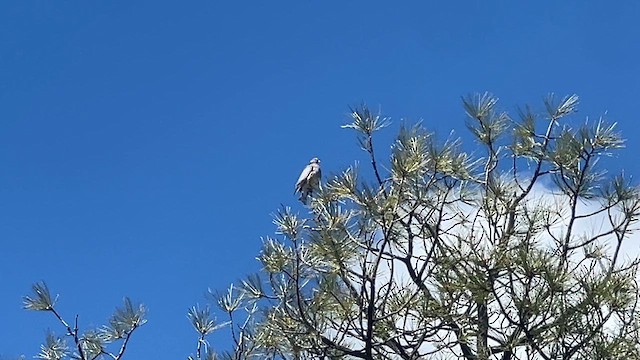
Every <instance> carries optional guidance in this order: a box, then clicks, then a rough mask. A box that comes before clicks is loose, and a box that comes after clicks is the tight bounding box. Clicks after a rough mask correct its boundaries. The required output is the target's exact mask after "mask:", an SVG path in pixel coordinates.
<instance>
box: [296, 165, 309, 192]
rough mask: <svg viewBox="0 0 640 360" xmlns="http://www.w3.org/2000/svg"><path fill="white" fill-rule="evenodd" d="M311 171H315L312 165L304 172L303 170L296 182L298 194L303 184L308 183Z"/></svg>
mask: <svg viewBox="0 0 640 360" xmlns="http://www.w3.org/2000/svg"><path fill="white" fill-rule="evenodd" d="M311 171H313V166H312V165H311V164H309V165H307V166H306V167H305V168H304V170H302V173H300V177H299V178H298V181H296V192H298V191H299V190H300V187H301V186H302V184H303V183H304V182H306V181H307V178H308V177H309V174H311Z"/></svg>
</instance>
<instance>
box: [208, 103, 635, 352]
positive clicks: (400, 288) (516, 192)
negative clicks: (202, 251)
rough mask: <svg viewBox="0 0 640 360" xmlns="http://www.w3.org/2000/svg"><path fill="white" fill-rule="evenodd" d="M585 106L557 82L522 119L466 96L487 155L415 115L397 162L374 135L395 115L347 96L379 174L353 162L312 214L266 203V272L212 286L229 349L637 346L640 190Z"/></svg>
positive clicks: (617, 142) (609, 129) (608, 127)
mask: <svg viewBox="0 0 640 360" xmlns="http://www.w3.org/2000/svg"><path fill="white" fill-rule="evenodd" d="M577 105H578V97H577V96H575V95H572V96H568V97H565V98H563V99H560V100H558V99H557V98H555V97H554V96H549V97H548V98H546V99H545V101H544V111H543V112H541V113H538V112H536V111H535V110H533V109H532V108H531V107H525V108H524V109H521V110H519V111H518V114H517V117H516V118H517V120H514V119H513V118H512V117H511V116H510V115H509V114H507V113H506V112H504V111H500V110H499V108H498V100H497V98H495V97H494V96H492V95H491V94H488V93H485V94H479V95H473V96H469V97H465V98H463V106H464V109H465V111H466V113H467V115H468V117H469V120H468V122H467V127H468V128H469V130H470V131H471V133H472V134H473V135H474V137H475V140H476V141H477V143H478V145H479V146H480V147H481V148H482V149H483V150H484V151H482V152H480V155H481V157H477V156H475V157H474V156H472V155H470V154H468V153H466V152H465V151H463V150H462V144H461V141H460V140H459V139H456V138H450V139H447V140H446V141H445V142H438V141H437V140H436V137H435V136H434V135H433V134H432V133H430V132H429V131H427V130H426V129H425V128H424V127H423V126H422V124H417V125H415V126H413V127H402V128H401V129H400V132H399V135H398V137H397V139H396V141H395V142H394V143H393V144H392V146H391V155H390V158H389V161H388V162H382V161H380V160H379V159H377V158H376V152H375V146H374V135H375V133H376V132H377V131H379V130H381V129H383V128H385V127H387V126H388V125H389V119H388V118H386V117H383V116H381V115H380V114H377V115H374V114H373V113H372V112H371V111H370V110H369V109H368V108H367V107H366V106H361V107H358V108H354V109H352V111H351V118H352V122H351V123H350V124H348V125H345V126H343V127H344V128H349V129H352V130H354V131H355V132H356V134H357V139H358V142H359V144H360V146H361V148H362V149H363V150H364V151H365V152H366V153H367V154H368V157H369V160H370V161H371V166H372V169H373V173H374V175H375V178H374V179H373V181H368V179H363V178H362V176H361V174H360V171H359V169H358V168H357V167H355V166H354V167H351V168H348V169H346V170H344V171H343V172H342V173H339V174H337V175H335V176H333V177H331V178H329V179H326V181H325V182H324V184H323V186H322V189H321V191H320V192H319V193H318V194H317V195H316V196H315V197H314V198H313V199H312V201H311V202H310V204H309V207H308V210H309V213H308V215H304V216H301V215H299V214H296V213H294V212H293V211H292V210H291V209H290V208H283V209H282V210H281V211H279V212H278V213H277V214H276V215H275V216H274V223H275V225H276V234H277V235H278V238H276V239H274V238H266V240H265V241H264V245H263V250H262V252H261V253H260V255H259V257H258V259H259V260H260V262H261V263H262V265H263V271H262V273H260V274H258V275H252V276H250V277H249V278H247V279H246V280H244V281H242V282H241V286H238V287H233V286H232V287H231V288H230V289H229V291H228V292H227V293H226V294H223V295H219V296H218V300H217V301H218V304H219V306H220V308H221V310H222V311H223V312H224V313H226V314H227V316H228V318H229V320H228V321H229V322H230V323H231V327H230V329H231V335H232V337H233V340H234V344H235V346H234V348H233V349H232V350H231V351H230V352H227V353H224V354H222V355H221V357H222V358H225V359H227V358H228V359H253V358H256V359H257V358H260V359H262V358H268V359H276V358H282V359H318V358H332V359H338V358H345V359H352V358H361V359H424V358H431V357H433V358H442V359H467V360H471V359H473V360H483V359H503V360H507V359H557V358H562V359H623V358H624V359H636V358H640V345H639V341H638V340H639V339H640V329H639V326H640V315H639V312H638V309H637V304H638V300H639V298H638V285H637V282H636V274H637V268H638V260H637V259H631V260H623V257H622V256H621V252H622V251H623V250H622V245H623V244H624V243H626V242H627V241H628V240H629V237H630V235H631V234H632V232H633V230H635V229H636V228H637V226H638V224H637V221H638V217H639V216H640V194H639V192H638V188H637V187H635V186H634V185H632V184H630V182H629V180H628V179H627V178H625V177H624V176H622V175H620V176H615V177H608V176H607V175H606V172H605V171H604V169H603V168H601V167H600V165H601V164H600V163H599V161H600V160H602V159H604V158H605V157H606V156H609V155H610V154H611V152H612V151H614V150H617V149H620V148H622V147H623V145H624V142H623V140H622V139H621V137H620V135H619V134H618V133H617V132H616V131H615V124H609V123H607V122H606V121H605V120H604V119H599V120H597V121H595V122H593V123H589V122H587V123H585V124H583V125H581V126H579V127H577V128H573V127H571V126H570V125H569V121H568V119H569V118H570V117H571V116H572V115H574V114H575V112H576V108H577ZM382 169H385V170H384V171H382ZM386 169H388V170H386ZM594 224H597V225H595V226H594ZM198 358H201V357H198Z"/></svg>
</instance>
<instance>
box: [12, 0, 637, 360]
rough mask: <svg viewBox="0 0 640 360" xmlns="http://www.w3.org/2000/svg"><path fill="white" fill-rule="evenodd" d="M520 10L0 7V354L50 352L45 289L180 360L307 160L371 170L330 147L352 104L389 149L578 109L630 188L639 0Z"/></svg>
mask: <svg viewBox="0 0 640 360" xmlns="http://www.w3.org/2000/svg"><path fill="white" fill-rule="evenodd" d="M527 3H528V5H523V4H524V2H506V1H501V2H490V1H440V2H427V1H410V2H387V1H384V2H383V1H368V2H365V1H348V2H343V1H316V2H307V1H270V2H266V1H260V2H258V1H255V2H241V1H237V2H231V1H229V2H221V1H188V2H178V1H175V2H169V1H158V0H154V1H127V2H122V1H119V2H112V1H84V2H78V1H45V0H40V1H3V2H1V3H0V166H1V169H2V170H1V171H0V244H1V247H0V249H1V250H0V254H1V255H2V261H1V262H0V294H1V295H0V319H2V324H1V325H0V326H1V327H2V328H1V330H0V331H1V334H2V335H1V336H0V355H3V356H7V357H8V356H15V355H19V354H25V355H26V356H27V357H28V358H31V357H32V356H33V355H35V354H36V353H37V352H38V347H39V344H40V343H41V341H42V340H43V338H44V334H45V333H46V329H47V328H51V329H54V330H56V331H57V332H58V333H62V330H61V329H60V327H59V326H58V324H57V323H55V322H54V321H53V319H51V317H50V316H49V315H48V314H43V313H33V312H26V311H24V310H21V305H22V302H21V301H22V300H21V298H22V296H23V295H24V294H26V293H28V292H29V288H30V284H31V283H33V282H35V281H38V280H46V281H47V282H48V284H49V286H50V288H51V289H52V290H53V291H54V292H55V293H57V294H60V299H59V310H60V311H61V312H62V313H63V314H64V315H65V316H66V317H67V318H69V319H72V318H73V316H74V315H75V314H79V315H80V324H81V325H82V326H86V325H100V324H102V323H103V321H104V320H106V318H107V317H108V316H109V314H110V313H111V311H112V310H113V308H114V307H115V306H117V305H120V304H121V301H122V298H123V296H130V297H131V298H133V299H134V300H138V301H142V302H143V303H145V304H146V305H147V306H148V308H149V313H148V319H149V322H148V324H147V325H145V326H144V327H143V328H141V329H140V330H139V332H138V333H137V334H135V336H134V338H133V340H132V342H131V344H130V348H129V351H128V356H127V358H129V359H181V358H185V357H186V356H187V355H188V354H189V353H192V352H193V351H194V350H195V340H196V336H195V335H196V334H195V332H194V331H193V330H192V328H191V326H190V324H189V323H188V320H187V319H186V312H187V309H188V308H189V307H190V306H192V305H193V304H195V303H196V302H201V303H202V302H203V300H204V298H203V294H204V292H205V291H206V289H207V288H212V289H220V290H224V288H226V287H227V286H228V285H229V284H230V283H231V282H234V281H236V280H238V279H240V278H242V277H243V276H244V275H245V274H248V273H251V272H254V271H257V270H258V263H257V261H256V260H255V257H256V255H257V253H258V251H259V249H260V244H261V240H260V237H261V236H265V235H271V234H273V230H274V227H273V225H272V224H271V216H270V214H271V213H272V212H273V211H274V210H276V209H277V208H278V207H279V206H280V204H289V205H293V206H294V207H295V208H296V209H299V210H303V209H302V208H301V207H300V205H299V204H297V202H296V198H295V197H294V196H293V195H292V191H293V183H294V182H295V180H296V179H297V176H298V174H299V172H300V170H301V169H302V167H303V166H304V165H305V164H306V163H307V162H308V160H309V159H310V158H311V157H314V156H317V157H319V158H321V159H322V165H323V171H324V173H325V174H327V175H328V174H330V173H331V172H337V171H340V170H341V169H343V168H345V167H346V166H347V165H349V164H351V163H353V162H354V161H355V160H364V156H363V154H362V153H361V151H360V150H359V149H358V147H357V145H356V144H355V141H354V138H353V136H352V135H353V134H352V133H351V132H349V131H347V130H342V129H340V128H339V126H340V125H341V124H344V123H346V122H347V118H346V114H347V111H348V106H349V105H354V104H358V103H360V102H362V101H365V102H367V103H368V104H369V105H371V106H372V107H374V108H377V107H378V106H381V107H382V109H383V112H384V113H385V114H387V115H389V116H391V117H392V119H393V120H394V121H395V123H394V124H395V126H393V127H392V128H391V129H388V130H387V132H386V135H388V136H386V137H384V139H382V140H383V141H381V142H380V143H379V145H380V146H381V148H382V149H386V148H388V146H389V142H388V139H389V138H390V137H391V136H392V135H394V134H395V132H396V129H397V124H398V123H399V121H400V119H403V118H404V119H409V120H418V119H420V118H422V119H424V122H425V124H426V125H427V126H428V127H431V128H433V129H435V130H437V131H438V132H440V133H442V134H443V137H444V136H446V134H448V133H449V131H450V130H451V129H456V130H457V133H458V134H461V135H464V136H465V137H466V136H467V135H466V130H465V126H464V119H465V115H464V112H463V110H462V107H461V106H460V96H462V95H466V94H469V93H472V92H476V91H490V92H492V93H494V94H496V95H497V96H499V97H500V99H501V102H500V104H501V106H502V108H503V109H505V110H514V109H515V107H516V105H522V104H525V103H527V102H529V103H533V104H534V105H536V106H538V107H539V108H540V106H541V99H542V97H543V96H544V95H546V94H547V93H549V92H555V93H558V94H562V95H564V94H569V93H577V94H578V95H580V96H581V103H582V105H581V107H580V109H581V111H580V118H582V117H583V116H587V115H590V116H593V117H597V116H599V115H601V114H603V113H604V112H605V111H608V118H609V119H611V120H612V121H618V123H619V129H620V130H621V131H622V132H623V133H624V135H625V136H626V137H627V138H628V139H629V142H628V144H627V149H626V150H624V151H623V152H622V153H620V154H619V156H617V157H615V158H613V159H611V167H612V168H615V169H618V168H625V169H626V172H627V173H630V174H635V175H636V177H637V176H638V175H640V165H638V162H637V154H638V152H639V150H640V137H639V136H638V129H639V125H638V107H637V102H638V96H639V95H640V59H639V58H640V42H638V39H640V26H638V20H637V18H638V15H639V14H640V3H638V2H635V1H621V2H615V3H614V2H608V1H564V2H558V1H536V2H527ZM580 118H577V119H576V121H580ZM214 345H216V344H214ZM219 345H221V346H222V345H224V342H222V343H219Z"/></svg>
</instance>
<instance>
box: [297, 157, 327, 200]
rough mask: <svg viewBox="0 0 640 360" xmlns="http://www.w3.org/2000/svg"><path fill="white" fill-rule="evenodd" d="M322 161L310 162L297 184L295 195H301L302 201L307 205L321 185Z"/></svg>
mask: <svg viewBox="0 0 640 360" xmlns="http://www.w3.org/2000/svg"><path fill="white" fill-rule="evenodd" d="M321 176H322V173H321V171H320V159H318V158H313V159H311V161H309V165H307V167H305V168H304V170H302V173H301V174H300V177H299V178H298V181H297V182H296V191H294V194H295V193H300V201H302V202H303V203H304V204H306V203H307V198H308V197H309V195H311V194H312V193H313V190H314V189H316V188H318V186H319V185H320V177H321Z"/></svg>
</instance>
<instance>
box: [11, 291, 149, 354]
mask: <svg viewBox="0 0 640 360" xmlns="http://www.w3.org/2000/svg"><path fill="white" fill-rule="evenodd" d="M55 299H57V296H56V298H55ZM23 302H24V308H25V309H27V310H34V311H47V312H50V313H52V314H53V315H54V316H55V317H56V318H57V319H58V321H59V322H60V323H61V324H62V326H63V327H64V328H65V331H66V337H67V338H71V339H72V341H73V344H74V347H73V349H72V348H70V347H69V346H68V344H67V340H66V338H62V337H58V336H56V335H55V334H53V333H51V332H50V333H49V334H48V335H47V337H46V339H45V343H44V344H42V345H41V347H40V353H39V354H38V355H37V356H36V358H37V359H43V360H62V359H68V358H72V359H80V360H96V359H114V360H120V359H122V357H123V356H124V353H125V350H126V348H127V344H128V343H129V339H130V337H131V335H132V334H133V332H134V331H135V330H136V329H137V328H139V327H140V326H142V325H144V324H145V323H146V320H145V318H144V316H145V313H146V309H145V307H144V306H143V305H142V304H140V305H134V304H133V302H132V301H131V300H130V299H129V298H125V299H124V305H123V307H119V308H116V310H115V312H114V313H113V315H112V316H111V318H110V319H109V324H108V325H105V326H103V327H102V328H98V329H88V330H86V331H84V332H83V333H81V332H80V330H79V329H78V316H77V315H76V318H75V324H74V325H73V326H72V325H70V324H69V323H68V322H67V321H66V320H64V318H63V317H62V316H61V315H60V313H58V311H57V310H56V309H55V302H56V301H55V300H54V299H53V298H52V296H51V293H50V291H49V288H48V286H47V284H45V283H44V282H39V283H36V284H34V285H33V286H32V294H31V295H27V296H25V297H24V299H23ZM110 345H113V346H114V347H115V348H116V349H117V350H118V351H117V352H110V351H109V349H108V348H109V346H110Z"/></svg>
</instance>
